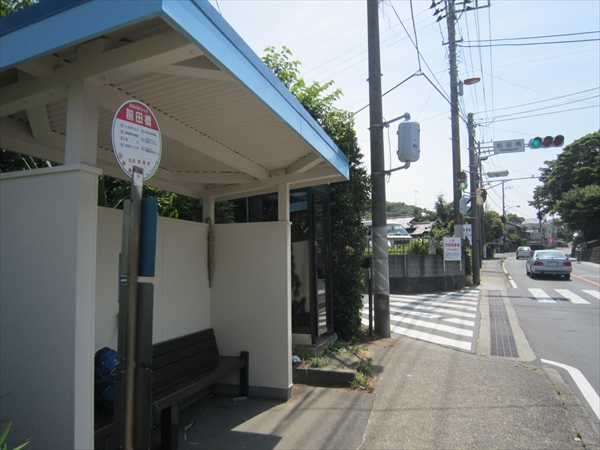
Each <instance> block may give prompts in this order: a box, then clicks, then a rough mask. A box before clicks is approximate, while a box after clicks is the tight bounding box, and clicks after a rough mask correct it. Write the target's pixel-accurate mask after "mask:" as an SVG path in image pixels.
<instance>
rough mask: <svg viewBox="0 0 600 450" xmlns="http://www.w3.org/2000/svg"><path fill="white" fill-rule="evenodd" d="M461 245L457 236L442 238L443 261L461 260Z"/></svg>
mask: <svg viewBox="0 0 600 450" xmlns="http://www.w3.org/2000/svg"><path fill="white" fill-rule="evenodd" d="M461 247H462V245H461V239H460V238H459V237H445V238H444V261H461V256H462V251H461V250H462V248H461Z"/></svg>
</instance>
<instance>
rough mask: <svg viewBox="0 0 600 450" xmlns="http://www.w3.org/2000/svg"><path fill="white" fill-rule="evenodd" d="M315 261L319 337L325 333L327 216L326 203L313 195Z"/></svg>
mask: <svg viewBox="0 0 600 450" xmlns="http://www.w3.org/2000/svg"><path fill="white" fill-rule="evenodd" d="M314 199H315V203H314V204H315V259H316V261H315V262H316V280H317V282H316V289H317V309H318V326H317V328H318V331H317V335H318V336H320V335H322V334H323V333H326V332H327V328H328V327H327V325H328V321H327V298H328V295H327V287H328V286H327V266H328V265H327V261H328V257H327V250H328V246H327V233H326V229H327V228H326V227H327V222H326V220H327V217H326V216H327V215H326V207H327V204H326V201H325V200H324V199H322V198H320V197H319V196H317V195H315V197H314Z"/></svg>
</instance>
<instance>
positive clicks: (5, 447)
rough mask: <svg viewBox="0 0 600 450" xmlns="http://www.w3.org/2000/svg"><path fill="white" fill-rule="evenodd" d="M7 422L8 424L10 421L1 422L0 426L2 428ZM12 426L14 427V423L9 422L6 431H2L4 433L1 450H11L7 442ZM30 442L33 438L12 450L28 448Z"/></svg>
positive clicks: (1, 437) (0, 438)
mask: <svg viewBox="0 0 600 450" xmlns="http://www.w3.org/2000/svg"><path fill="white" fill-rule="evenodd" d="M6 422H8V421H6V420H2V421H0V426H2V425H3V424H4V423H6ZM11 426H12V422H8V423H7V424H6V426H5V427H4V429H3V430H2V432H1V433H0V450H9V448H8V443H7V442H6V440H7V439H8V435H9V434H10V427H11ZM30 441H31V438H27V439H26V440H25V441H24V442H23V443H21V444H19V445H17V446H16V447H13V448H12V450H21V449H22V448H24V447H25V446H27V444H29V442H30Z"/></svg>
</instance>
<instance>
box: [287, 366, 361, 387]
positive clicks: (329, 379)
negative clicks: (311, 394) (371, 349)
mask: <svg viewBox="0 0 600 450" xmlns="http://www.w3.org/2000/svg"><path fill="white" fill-rule="evenodd" d="M355 376H356V370H352V369H341V368H313V367H310V368H300V367H294V369H293V373H292V378H293V382H294V384H296V383H299V384H307V385H309V386H323V387H330V386H335V387H350V383H351V382H352V380H354V377H355Z"/></svg>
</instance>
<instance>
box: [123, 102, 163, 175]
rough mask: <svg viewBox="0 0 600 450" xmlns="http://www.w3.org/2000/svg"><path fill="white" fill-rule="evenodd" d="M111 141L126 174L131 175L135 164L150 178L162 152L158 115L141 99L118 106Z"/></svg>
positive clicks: (156, 167)
mask: <svg viewBox="0 0 600 450" xmlns="http://www.w3.org/2000/svg"><path fill="white" fill-rule="evenodd" d="M112 144H113V152H114V154H115V158H117V161H118V162H119V166H121V169H123V172H125V173H126V174H127V175H129V176H132V175H133V166H137V167H140V168H141V169H142V170H143V179H144V180H147V179H148V178H150V177H151V176H152V175H154V172H156V170H157V169H158V163H159V162H160V156H161V153H162V142H161V136H160V129H159V128H158V122H157V121H156V117H154V114H152V111H151V110H150V108H148V107H147V106H146V105H144V104H143V103H142V102H139V101H137V100H130V101H127V102H125V103H123V104H122V105H121V106H120V107H119V109H117V112H116V113H115V116H114V118H113V124H112ZM134 181H135V180H134Z"/></svg>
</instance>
